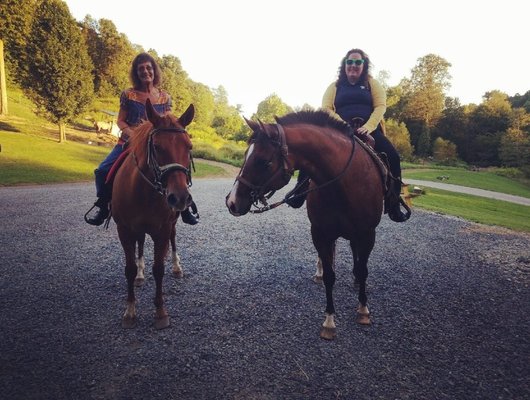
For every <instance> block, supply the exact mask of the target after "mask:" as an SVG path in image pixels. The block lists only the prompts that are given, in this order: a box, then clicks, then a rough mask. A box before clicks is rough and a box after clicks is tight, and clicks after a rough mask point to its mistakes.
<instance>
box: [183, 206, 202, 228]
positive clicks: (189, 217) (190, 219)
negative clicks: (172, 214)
mask: <svg viewBox="0 0 530 400" xmlns="http://www.w3.org/2000/svg"><path fill="white" fill-rule="evenodd" d="M190 207H191V208H192V210H193V211H194V212H195V213H192V212H191V211H190V209H189V208H186V209H185V210H184V211H181V212H180V217H181V218H182V222H184V223H185V224H188V225H197V224H198V223H199V213H198V212H197V206H195V205H194V204H192V205H191V206H190Z"/></svg>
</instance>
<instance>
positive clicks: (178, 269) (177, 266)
mask: <svg viewBox="0 0 530 400" xmlns="http://www.w3.org/2000/svg"><path fill="white" fill-rule="evenodd" d="M171 264H172V265H173V272H174V273H175V274H179V273H182V264H181V263H180V256H179V255H178V253H177V252H176V251H172V252H171Z"/></svg>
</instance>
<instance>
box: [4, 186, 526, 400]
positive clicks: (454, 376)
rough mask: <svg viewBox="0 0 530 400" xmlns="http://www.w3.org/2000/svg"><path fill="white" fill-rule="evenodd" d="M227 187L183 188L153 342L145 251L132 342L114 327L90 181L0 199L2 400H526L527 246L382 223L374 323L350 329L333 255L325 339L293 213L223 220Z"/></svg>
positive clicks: (116, 303) (491, 234) (110, 237)
mask: <svg viewBox="0 0 530 400" xmlns="http://www.w3.org/2000/svg"><path fill="white" fill-rule="evenodd" d="M232 182H233V180H232V179H228V178H226V179H225V178H223V179H196V180H195V182H194V186H193V188H192V191H193V195H194V199H195V200H196V202H197V204H198V206H199V209H200V212H201V222H200V224H199V225H197V226H188V225H182V224H181V223H180V222H179V224H178V226H177V241H178V247H179V253H180V256H181V258H182V262H183V264H184V269H185V277H184V278H183V279H181V280H177V279H175V278H173V277H172V276H171V275H170V273H169V270H170V266H169V262H168V263H167V266H166V277H165V279H164V292H165V300H166V305H167V308H168V312H169V313H170V317H171V326H170V327H169V328H168V329H165V330H162V331H156V330H155V329H154V328H153V326H152V317H153V311H154V307H153V304H152V299H153V296H154V280H153V278H152V275H151V268H150V261H151V260H152V252H151V248H152V246H151V241H150V240H148V241H147V246H146V247H147V253H146V258H147V261H148V263H149V265H148V267H147V270H146V278H147V279H146V282H145V284H144V286H143V287H141V288H139V289H138V290H137V294H138V324H137V327H136V328H135V329H132V330H124V329H122V328H121V326H120V319H121V315H122V313H123V311H124V307H125V298H126V283H125V277H124V273H123V268H124V261H123V253H122V249H121V246H120V244H119V241H118V237H117V234H116V226H115V225H114V223H111V226H110V228H109V230H104V229H103V228H95V227H92V226H89V225H87V224H85V223H84V221H83V214H84V212H85V211H86V209H87V208H88V206H89V205H90V203H91V202H92V201H93V193H94V188H93V185H92V184H89V183H87V184H73V185H51V186H31V187H15V188H1V189H0V210H1V211H0V215H1V218H0V239H1V247H0V260H1V263H0V271H1V273H0V300H1V309H0V316H1V324H0V337H1V338H2V340H1V341H0V394H1V396H2V398H4V399H9V400H13V399H24V400H26V399H54V400H57V399H76V400H77V399H119V400H122V399H123V400H125V399H164V400H168V399H235V400H239V399H256V400H268V399H437V400H439V399H466V400H468V399H481V400H482V399H528V396H529V393H530V334H529V333H530V329H529V328H530V235H527V234H520V233H515V232H512V231H508V230H504V229H499V228H493V227H487V226H483V225H477V224H473V223H468V222H466V221H463V220H460V219H457V218H452V217H446V216H442V215H437V214H433V213H428V212H422V211H419V210H415V211H414V213H413V216H412V218H411V220H410V221H408V222H406V223H404V224H396V223H393V222H391V221H390V220H389V219H388V218H387V217H386V216H385V217H384V218H383V221H382V222H381V224H380V225H379V227H378V230H377V232H378V233H377V234H378V236H377V243H376V246H375V249H374V251H373V253H372V257H371V259H370V262H369V271H370V276H369V278H368V279H369V280H368V296H369V306H370V310H371V312H372V316H373V324H372V326H370V327H365V326H360V325H357V324H356V323H355V321H354V314H355V306H356V294H355V292H354V288H353V279H352V276H351V255H350V251H349V246H348V244H347V242H346V241H343V240H340V241H339V242H338V244H337V262H336V269H337V283H336V285H335V288H336V289H335V306H336V309H337V316H336V322H337V335H338V336H337V339H336V340H335V341H332V342H327V341H323V340H321V339H319V336H318V335H319V328H320V325H321V323H322V322H323V320H324V313H323V312H324V308H325V295H324V288H323V286H321V285H317V284H314V283H313V282H312V281H311V279H310V277H311V275H312V273H313V272H314V262H315V258H316V253H315V250H314V248H313V245H312V243H311V238H310V234H309V223H308V220H307V216H306V213H305V207H304V208H302V209H299V210H294V209H291V208H289V207H287V206H283V207H279V208H277V209H275V210H273V211H270V212H268V213H264V214H261V215H247V216H244V217H240V218H235V217H232V216H231V215H229V213H228V212H227V210H226V208H225V206H224V196H225V195H226V193H227V192H228V191H229V189H230V187H231V185H232ZM277 196H278V195H277Z"/></svg>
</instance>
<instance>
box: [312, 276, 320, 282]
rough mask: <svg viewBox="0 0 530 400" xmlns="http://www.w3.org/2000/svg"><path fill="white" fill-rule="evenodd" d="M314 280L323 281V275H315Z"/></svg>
mask: <svg viewBox="0 0 530 400" xmlns="http://www.w3.org/2000/svg"><path fill="white" fill-rule="evenodd" d="M313 282H315V283H322V276H320V275H313Z"/></svg>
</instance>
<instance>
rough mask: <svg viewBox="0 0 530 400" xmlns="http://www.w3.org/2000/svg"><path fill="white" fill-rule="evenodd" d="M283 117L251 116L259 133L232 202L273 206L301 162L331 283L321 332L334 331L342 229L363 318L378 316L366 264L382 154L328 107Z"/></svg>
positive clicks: (376, 216)
mask: <svg viewBox="0 0 530 400" xmlns="http://www.w3.org/2000/svg"><path fill="white" fill-rule="evenodd" d="M276 120H277V124H263V123H261V122H259V123H257V122H253V121H248V120H247V123H248V125H249V126H250V128H251V129H252V131H253V133H252V135H251V137H250V139H249V147H248V149H247V151H246V155H245V160H244V164H243V166H242V168H241V171H240V172H239V175H238V176H237V178H236V181H235V182H234V186H233V187H232V190H231V191H230V193H229V194H228V195H227V197H226V206H227V207H228V210H229V211H230V213H231V214H232V215H235V216H240V215H244V214H246V213H248V212H249V211H250V209H251V206H253V205H254V206H256V207H257V206H258V201H260V202H262V203H263V204H265V205H266V207H263V208H262V209H259V210H256V211H254V212H261V211H264V210H268V209H271V208H274V207H275V206H277V205H279V204H281V203H283V202H284V201H285V200H286V199H284V200H283V201H282V202H279V203H275V204H274V205H272V206H268V205H267V201H266V199H267V198H269V197H270V196H271V195H272V192H273V191H275V190H278V189H280V188H282V187H283V186H285V185H287V183H288V182H289V180H290V178H291V176H292V174H293V172H294V170H303V171H305V172H306V173H307V175H309V177H310V179H311V184H310V186H309V189H308V191H309V193H308V197H307V214H308V216H309V220H310V222H311V236H312V239H313V244H314V245H315V248H316V250H317V253H318V256H319V262H318V264H317V274H316V277H317V278H318V277H319V275H321V276H322V280H323V282H324V285H325V289H326V318H325V321H324V323H323V325H322V328H321V332H320V336H321V337H322V338H324V339H333V338H334V337H335V335H336V326H335V320H334V314H335V307H334V304H333V285H334V283H335V271H334V257H335V242H336V240H337V239H338V238H339V237H342V238H345V239H347V240H349V242H350V247H351V250H352V253H353V275H354V277H355V281H356V284H357V283H358V285H359V289H358V290H359V295H358V298H359V307H358V308H357V314H358V318H357V321H358V322H359V323H360V324H365V325H368V324H370V323H371V322H370V314H369V311H368V307H367V297H366V278H367V276H368V268H367V264H368V258H369V256H370V253H371V251H372V249H373V247H374V244H375V229H376V227H377V225H378V224H379V222H380V220H381V215H382V212H383V198H384V193H385V187H386V179H387V177H386V176H387V171H386V169H385V168H384V167H383V166H378V162H377V161H376V158H377V157H374V156H375V154H374V153H373V152H371V151H370V149H369V148H367V146H365V145H363V144H362V143H361V142H360V141H359V140H357V139H354V136H353V133H352V130H351V128H350V126H349V125H347V124H346V123H344V122H342V121H339V120H337V119H335V118H333V117H331V116H330V115H329V114H328V113H327V112H324V111H301V112H298V113H291V114H287V115H285V116H283V117H281V118H277V119H276ZM291 193H292V192H291ZM251 212H252V211H251Z"/></svg>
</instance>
